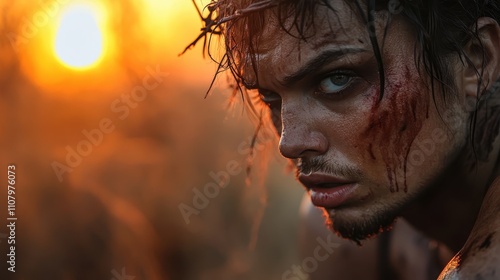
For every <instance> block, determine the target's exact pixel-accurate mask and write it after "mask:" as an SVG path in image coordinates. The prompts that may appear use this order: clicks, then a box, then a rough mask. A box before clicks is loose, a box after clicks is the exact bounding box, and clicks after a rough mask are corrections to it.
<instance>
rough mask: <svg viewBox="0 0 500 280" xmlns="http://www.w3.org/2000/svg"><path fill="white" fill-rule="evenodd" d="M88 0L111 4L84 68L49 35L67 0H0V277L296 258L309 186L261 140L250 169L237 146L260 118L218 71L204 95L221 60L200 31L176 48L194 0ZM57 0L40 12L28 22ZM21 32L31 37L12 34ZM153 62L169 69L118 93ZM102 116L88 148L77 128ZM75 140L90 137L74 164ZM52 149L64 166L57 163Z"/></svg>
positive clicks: (230, 268)
mask: <svg viewBox="0 0 500 280" xmlns="http://www.w3.org/2000/svg"><path fill="white" fill-rule="evenodd" d="M63 2H64V3H63ZM84 2H85V1H84ZM93 2H99V3H101V4H102V5H103V7H105V9H106V10H107V12H108V21H107V30H106V36H107V37H106V38H107V39H109V49H108V52H107V53H106V55H105V56H104V58H103V61H102V62H101V63H100V64H98V65H97V66H96V67H94V68H92V69H88V70H85V71H77V70H74V69H70V68H68V67H65V66H64V65H61V64H60V63H59V62H58V61H57V59H56V58H55V57H54V54H53V52H52V49H51V46H52V45H51V44H52V41H51V40H52V38H53V37H52V36H53V34H54V32H55V31H54V30H55V26H56V23H57V20H58V19H59V18H60V16H61V15H60V14H62V13H64V7H65V5H70V4H71V3H72V1H59V2H54V1H24V0H22V1H16V2H9V1H6V0H0V32H1V36H0V65H1V66H0V112H1V113H0V114H1V118H0V131H1V137H0V143H1V144H0V154H1V158H0V168H1V169H3V171H1V172H0V174H4V175H3V176H5V179H1V180H2V182H4V183H2V187H1V188H0V189H1V191H0V207H1V208H0V224H2V225H3V226H1V227H0V260H1V265H0V279H26V280H32V279H33V280H38V279H49V280H58V279H116V280H122V279H127V280H132V279H174V280H184V279H186V280H190V279H217V280H224V279H231V280H233V279H241V280H242V279H281V275H282V273H283V272H284V271H285V270H287V269H288V268H289V267H290V266H291V265H293V264H294V263H297V248H296V247H297V244H296V243H297V242H296V238H297V224H298V221H297V216H298V207H299V201H300V197H301V195H302V193H303V191H302V189H301V188H300V187H299V186H298V185H297V183H295V182H294V180H293V178H292V176H291V175H290V174H286V173H285V167H284V166H285V161H284V160H280V157H279V155H278V154H277V152H276V151H274V150H276V149H274V150H272V151H265V150H260V151H258V153H257V156H256V159H255V160H254V168H253V169H252V170H253V172H252V173H251V174H252V176H251V178H250V179H251V183H250V184H249V185H247V184H246V183H245V181H246V179H248V178H247V175H246V173H245V166H246V162H247V156H248V153H247V152H245V153H243V152H242V149H241V147H244V146H245V147H246V145H247V144H248V143H249V141H250V138H251V136H252V135H253V132H254V129H255V127H254V125H253V124H251V123H250V122H249V121H248V118H247V116H246V114H245V113H242V111H243V110H242V104H241V102H239V103H237V104H236V105H235V106H234V108H233V110H231V111H228V110H227V107H228V96H229V93H230V92H229V90H228V89H227V85H225V84H224V83H223V81H224V80H225V79H224V77H222V79H221V82H218V83H217V84H216V85H215V88H214V90H213V93H212V94H211V96H209V97H208V98H207V99H204V98H203V97H204V94H205V91H206V89H207V88H208V86H209V84H210V81H211V78H212V75H213V73H214V71H215V69H216V67H215V65H214V64H213V63H211V62H210V61H209V60H208V59H205V60H203V59H202V55H201V54H202V51H201V48H200V46H197V47H196V48H195V49H193V50H191V51H189V52H188V53H187V54H185V55H184V56H182V57H178V56H177V55H178V53H179V52H180V51H182V49H183V48H184V47H185V46H186V45H187V44H189V42H191V40H192V39H193V38H195V37H196V35H197V34H198V30H199V28H200V26H201V23H200V22H199V19H198V18H197V14H196V12H195V10H194V8H193V6H192V3H191V1H188V0H162V1H160V0H142V1H139V0H136V1H133V0H125V1H93ZM54 3H57V4H58V5H59V6H58V7H59V9H57V10H54V14H53V16H52V15H51V16H50V17H49V20H48V21H47V23H46V24H40V22H38V23H35V27H36V29H37V31H36V32H33V33H31V34H30V35H29V36H26V35H23V34H24V33H23V32H24V31H25V30H24V29H25V28H26V22H27V21H28V23H29V22H32V21H33V18H34V16H35V15H36V13H37V12H38V11H40V10H44V9H45V7H46V5H49V4H54ZM53 7H54V6H53ZM35 17H36V16H35ZM13 36H14V37H13ZM19 36H21V38H24V39H25V40H21V41H19V40H14V41H13V40H12V38H17V39H19V38H20V37H19ZM28 37H29V38H28ZM13 42H14V43H13ZM151 69H161V71H162V73H168V76H167V75H164V76H162V77H160V78H161V81H159V80H158V81H159V83H158V86H156V87H154V88H152V89H150V90H148V91H147V93H146V95H145V97H144V99H143V100H141V101H138V102H134V103H133V105H126V104H127V103H125V101H123V99H122V96H123V95H130V94H131V93H132V92H133V90H134V88H135V87H136V86H138V85H142V84H143V81H144V78H145V77H146V76H148V75H150V72H151V71H152V70H151ZM117 100H118V101H117ZM113 104H114V105H115V106H113ZM117 105H120V106H122V107H120V108H121V109H122V110H121V111H118V110H116V109H117V108H116V106H117ZM123 106H125V107H126V108H128V114H125V107H123ZM103 120H108V124H111V126H112V127H113V129H112V131H111V132H109V133H106V132H103V133H102V139H100V138H99V137H97V136H96V137H97V138H99V139H97V138H96V139H97V140H100V141H96V143H97V144H93V145H91V146H90V150H89V147H86V148H87V149H86V150H85V149H84V148H85V147H84V146H82V144H81V143H82V141H89V142H90V140H89V139H88V137H87V136H86V135H85V134H84V133H83V132H82V131H84V130H85V131H87V132H90V131H95V130H96V129H100V123H101V122H102V121H103ZM94 140H95V139H94ZM258 141H261V142H265V143H267V144H270V145H274V146H276V143H275V142H273V140H270V138H269V137H265V136H264V137H261V138H259V140H258ZM68 147H69V149H70V150H77V149H78V147H80V148H82V149H83V150H84V151H85V155H83V156H82V155H80V160H77V159H74V158H73V159H74V160H73V162H72V165H74V166H69V164H68V162H67V157H68V153H69V152H68V151H69V150H68ZM82 149H80V150H82ZM83 150H82V151H83ZM244 150H245V151H247V149H244ZM233 161H236V162H237V163H238V164H239V167H241V170H243V171H241V172H239V173H238V174H236V175H235V176H231V177H230V178H229V179H230V180H229V183H228V185H227V186H226V187H225V188H223V189H221V190H220V193H219V194H218V195H216V196H215V197H214V198H211V199H209V205H208V206H207V207H206V208H205V209H202V210H200V212H199V214H198V215H196V214H194V215H191V216H190V222H189V224H187V223H186V221H185V219H184V218H183V216H182V215H181V212H180V210H179V205H180V204H181V203H184V204H186V205H191V206H193V201H192V200H193V195H194V194H193V188H196V189H199V190H201V191H203V188H204V186H205V185H207V184H208V183H210V182H213V181H214V179H213V178H212V177H211V176H210V175H209V174H210V172H215V173H217V172H220V171H226V170H227V165H228V163H229V162H233ZM55 162H57V163H60V164H64V165H66V166H67V167H68V168H69V169H70V170H71V171H70V172H69V170H68V172H63V174H61V173H59V176H58V172H56V171H55V170H54V163H55ZM266 162H269V168H259V166H260V165H263V164H264V163H266ZM9 164H15V165H16V170H17V172H16V178H17V179H16V216H17V218H18V221H17V222H16V244H15V245H16V272H15V273H11V272H8V271H7V263H6V260H7V257H6V254H7V253H8V247H7V246H8V244H7V239H6V238H4V237H5V234H8V231H7V228H6V226H5V225H6V224H7V222H6V218H7V203H6V202H7V186H6V185H5V181H6V177H7V176H6V174H7V165H9ZM265 170H266V171H268V172H267V175H266V174H264V173H265V172H263V171H265ZM60 179H61V180H60ZM263 211H264V212H263ZM261 214H263V216H262V219H260V217H261V216H260V215H261ZM4 224H5V225H4ZM9 246H10V245H9Z"/></svg>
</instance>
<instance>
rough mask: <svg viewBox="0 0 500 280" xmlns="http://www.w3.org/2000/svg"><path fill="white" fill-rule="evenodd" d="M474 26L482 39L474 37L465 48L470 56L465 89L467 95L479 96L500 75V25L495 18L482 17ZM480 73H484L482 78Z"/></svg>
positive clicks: (465, 74)
mask: <svg viewBox="0 0 500 280" xmlns="http://www.w3.org/2000/svg"><path fill="white" fill-rule="evenodd" d="M473 28H477V35H478V37H479V40H480V41H479V40H478V38H472V39H471V40H470V41H469V42H468V43H467V44H466V46H465V48H464V52H465V55H466V56H467V57H468V60H466V62H467V66H466V69H465V72H464V89H465V94H466V96H467V97H475V98H477V97H478V94H481V93H482V92H484V91H485V90H488V89H490V88H491V86H492V85H493V84H494V83H495V81H496V80H497V79H498V78H499V76H500V26H499V25H498V23H497V22H496V21H495V20H494V19H492V18H488V17H482V18H479V19H478V20H477V22H476V26H475V27H473ZM478 75H482V79H480V77H479V76H478ZM479 82H481V85H480V88H479V92H478V85H479Z"/></svg>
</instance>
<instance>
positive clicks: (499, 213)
mask: <svg viewBox="0 0 500 280" xmlns="http://www.w3.org/2000/svg"><path fill="white" fill-rule="evenodd" d="M455 279H482V280H489V279H500V177H499V178H497V179H496V180H495V182H493V184H492V185H491V187H490V189H489V190H488V193H487V194H486V196H485V198H484V200H483V205H482V206H481V211H480V212H479V215H478V218H477V220H476V224H475V225H474V228H473V229H472V232H471V234H470V236H469V238H468V239H467V242H466V243H465V245H464V247H463V248H462V250H461V251H460V252H459V253H458V254H457V255H456V256H455V257H454V258H453V259H452V260H451V261H450V262H449V263H448V265H447V266H446V268H445V269H444V270H443V272H442V273H441V275H440V277H439V280H455Z"/></svg>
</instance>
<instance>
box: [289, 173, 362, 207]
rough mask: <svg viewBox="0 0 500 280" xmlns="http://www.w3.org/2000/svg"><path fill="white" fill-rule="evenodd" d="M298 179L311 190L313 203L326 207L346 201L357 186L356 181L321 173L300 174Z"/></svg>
mask: <svg viewBox="0 0 500 280" xmlns="http://www.w3.org/2000/svg"><path fill="white" fill-rule="evenodd" d="M298 179H299V181H300V182H301V183H302V184H303V185H304V186H305V187H306V188H307V189H308V190H309V192H310V195H311V201H312V203H313V204H314V205H316V206H318V207H324V208H336V207H339V206H341V205H342V204H344V203H346V202H347V201H348V200H349V198H350V197H351V194H352V193H353V192H354V190H356V186H357V184H356V182H353V181H349V180H345V179H343V178H339V177H335V176H331V175H327V174H320V173H313V174H309V175H305V174H300V175H299V177H298Z"/></svg>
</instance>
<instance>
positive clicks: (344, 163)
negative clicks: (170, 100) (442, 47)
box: [248, 1, 466, 240]
mask: <svg viewBox="0 0 500 280" xmlns="http://www.w3.org/2000/svg"><path fill="white" fill-rule="evenodd" d="M331 5H332V6H333V7H334V9H335V10H336V12H333V11H331V10H329V9H327V8H324V7H321V8H320V9H319V10H318V11H317V12H316V13H315V14H314V16H315V27H314V29H310V30H309V32H308V34H307V35H310V37H309V38H308V39H307V40H306V41H304V40H301V39H298V38H297V36H291V35H289V34H288V33H287V32H285V31H283V30H282V29H280V27H279V25H278V24H277V23H272V22H273V21H272V20H271V21H269V25H268V26H267V28H266V30H265V31H264V33H263V35H262V37H261V40H260V41H259V44H258V48H257V49H258V51H257V53H256V54H255V57H254V58H255V60H256V63H257V67H256V69H257V76H258V88H259V91H260V93H261V97H262V99H263V101H264V102H266V103H268V104H269V105H270V109H271V111H272V116H273V122H274V125H275V126H276V128H277V130H278V132H279V134H280V144H279V149H280V152H281V153H282V154H283V156H285V157H287V158H290V159H295V160H297V162H298V164H297V169H298V172H297V173H298V179H299V180H300V181H301V182H302V183H303V184H304V185H305V187H306V189H307V190H308V192H309V193H310V195H311V199H312V202H313V203H314V204H315V205H316V206H319V207H323V208H325V209H326V212H327V213H328V216H329V218H330V220H331V222H332V226H333V228H334V230H336V231H337V232H339V233H340V234H341V235H343V236H344V237H348V238H351V239H353V240H361V239H364V238H366V237H368V236H370V235H372V234H375V233H377V232H379V231H380V230H381V229H383V228H385V227H387V226H389V225H390V224H391V223H392V222H393V220H394V219H395V217H396V216H397V215H398V214H399V212H400V211H401V209H402V208H403V207H404V206H406V205H407V204H409V203H410V202H411V201H413V200H414V199H415V198H416V197H417V195H418V194H421V193H422V192H423V191H424V190H426V189H428V188H429V187H430V186H431V185H432V183H433V182H434V181H436V180H437V179H438V177H439V176H440V175H441V174H442V173H443V172H444V169H445V168H446V167H447V166H448V165H450V163H451V162H452V161H453V160H454V159H456V157H457V155H458V153H459V151H460V150H461V149H463V147H464V145H465V139H466V137H465V135H466V121H465V119H466V114H465V111H464V110H463V109H462V107H463V106H462V105H461V104H462V103H463V102H462V101H461V100H463V98H459V97H460V96H461V95H460V92H461V90H462V89H461V88H460V86H457V87H456V89H454V91H453V92H450V93H449V95H448V97H447V100H446V106H444V105H443V104H444V103H443V101H442V99H441V98H440V97H441V94H440V89H439V88H436V99H435V100H434V99H433V97H432V93H431V89H430V86H429V84H430V82H429V79H428V78H425V77H426V76H425V75H424V74H422V75H419V72H418V70H417V68H416V66H415V58H414V46H415V45H414V43H415V41H414V40H415V39H414V38H415V36H414V34H413V32H412V29H411V28H410V27H409V26H408V25H407V24H406V23H405V22H404V20H402V19H401V18H400V17H398V16H393V18H392V21H391V22H390V23H389V24H388V29H387V35H386V37H385V39H382V35H381V34H383V33H384V28H385V27H386V23H387V21H386V20H387V16H388V14H387V12H386V14H384V12H379V13H377V15H376V18H377V19H378V20H377V23H376V24H375V26H376V30H377V37H378V38H379V44H380V46H381V54H382V60H383V64H384V69H385V86H384V94H383V95H381V92H380V86H381V83H380V79H379V77H380V76H379V71H378V64H377V59H376V57H375V55H374V52H373V48H372V44H371V43H370V39H369V35H368V30H367V27H366V24H365V23H363V22H362V21H361V20H360V18H359V16H358V15H357V14H356V13H355V12H354V11H353V10H352V9H351V8H350V7H349V6H347V5H346V4H345V3H344V2H343V1H332V2H331ZM422 68H423V67H422ZM249 73H250V72H249ZM248 79H249V80H251V79H253V77H251V76H248ZM457 84H460V83H459V82H457Z"/></svg>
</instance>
